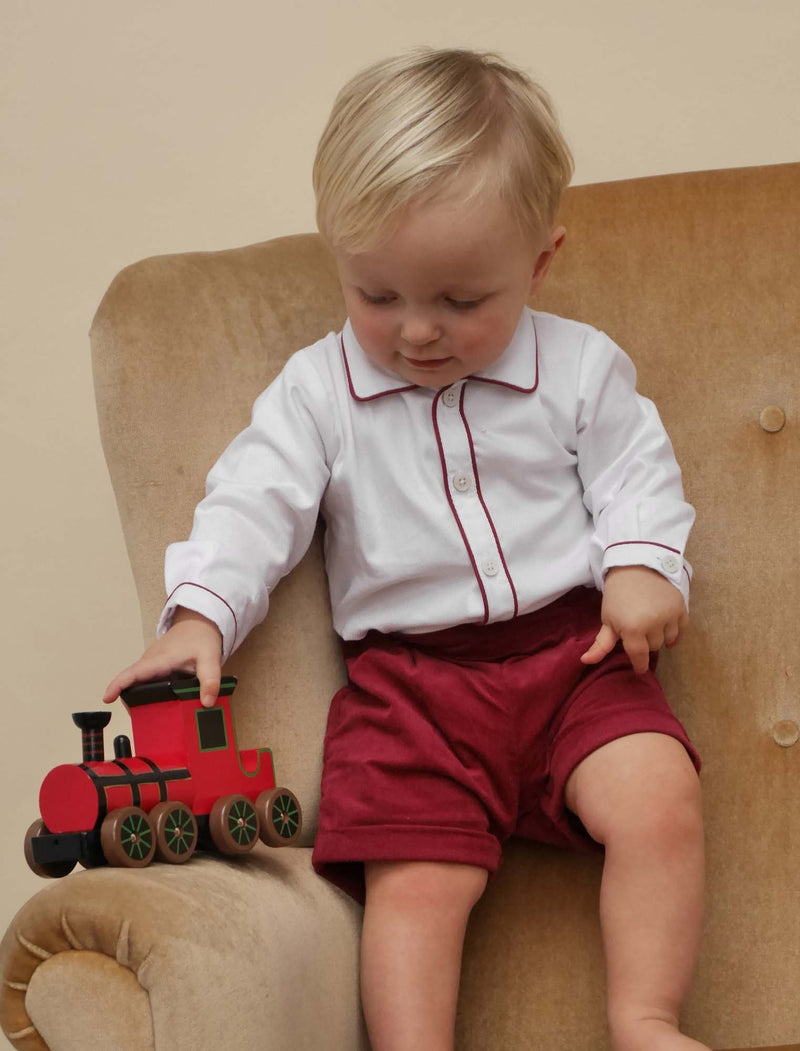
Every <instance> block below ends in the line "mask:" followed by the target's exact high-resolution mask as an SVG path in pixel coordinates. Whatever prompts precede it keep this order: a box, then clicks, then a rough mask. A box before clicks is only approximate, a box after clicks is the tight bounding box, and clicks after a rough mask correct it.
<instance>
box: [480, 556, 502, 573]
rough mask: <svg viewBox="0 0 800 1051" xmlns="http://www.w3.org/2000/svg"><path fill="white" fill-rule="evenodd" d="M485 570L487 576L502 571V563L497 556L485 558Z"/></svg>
mask: <svg viewBox="0 0 800 1051" xmlns="http://www.w3.org/2000/svg"><path fill="white" fill-rule="evenodd" d="M483 572H484V573H485V574H486V576H487V577H496V576H497V574H498V573H499V572H500V563H499V562H498V561H497V559H496V558H485V559H484V560H483Z"/></svg>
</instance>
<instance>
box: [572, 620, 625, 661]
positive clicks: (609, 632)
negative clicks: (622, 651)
mask: <svg viewBox="0 0 800 1051" xmlns="http://www.w3.org/2000/svg"><path fill="white" fill-rule="evenodd" d="M618 639H619V635H617V633H616V631H614V629H613V628H612V627H610V626H609V625H608V624H604V625H603V626H602V628H601V629H600V630H599V631H598V633H597V636H596V638H595V640H594V642H593V643H592V645H591V646H590V647H589V649H588V650H587V651H586V653H584V654H583V655H582V657H581V661H582V662H583V663H584V664H597V663H599V661H601V660H602V659H603V657H606V656H608V654H609V653H611V651H612V650H613V649H614V647H615V646H616V644H617V641H618Z"/></svg>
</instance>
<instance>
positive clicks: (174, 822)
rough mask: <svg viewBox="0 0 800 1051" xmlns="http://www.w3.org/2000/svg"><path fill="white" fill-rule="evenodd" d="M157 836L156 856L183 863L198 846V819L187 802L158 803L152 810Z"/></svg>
mask: <svg viewBox="0 0 800 1051" xmlns="http://www.w3.org/2000/svg"><path fill="white" fill-rule="evenodd" d="M150 824H151V825H152V826H153V832H154V833H155V837H156V858H157V859H158V860H159V861H166V862H169V863H170V864H172V865H182V864H183V862H184V861H188V860H189V858H190V857H191V856H192V854H194V851H195V847H196V846H197V821H196V820H195V816H194V814H193V813H192V812H191V810H190V809H189V807H188V806H187V805H186V804H185V803H157V804H156V806H154V807H153V809H152V810H151V811H150Z"/></svg>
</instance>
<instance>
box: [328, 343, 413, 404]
mask: <svg viewBox="0 0 800 1051" xmlns="http://www.w3.org/2000/svg"><path fill="white" fill-rule="evenodd" d="M339 343H340V345H341V348H342V360H343V361H344V371H345V372H346V373H347V386H348V387H349V388H350V394H351V396H352V397H353V398H355V400H356V401H375V399H376V398H385V397H386V396H387V394H402V393H403V391H406V390H416V389H417V387H418V386H419V384H417V383H412V384H410V385H409V386H408V387H393V388H392V389H391V390H382V391H380V392H379V393H378V394H370V395H368V396H367V397H366V398H362V397H361V395H360V394H356V389H355V387H354V386H353V377H352V376H351V375H350V362H349V361H348V360H347V351H346V350H345V349H344V333H343V332H340V333H339Z"/></svg>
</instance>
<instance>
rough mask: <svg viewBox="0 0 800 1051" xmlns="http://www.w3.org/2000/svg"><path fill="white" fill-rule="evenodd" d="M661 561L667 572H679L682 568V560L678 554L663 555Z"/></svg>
mask: <svg viewBox="0 0 800 1051" xmlns="http://www.w3.org/2000/svg"><path fill="white" fill-rule="evenodd" d="M659 562H660V563H661V568H662V569H663V570H664V572H665V573H677V572H678V570H679V569H680V568H681V560H680V559H679V558H678V556H677V555H662V557H661V558H660V559H659Z"/></svg>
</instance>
